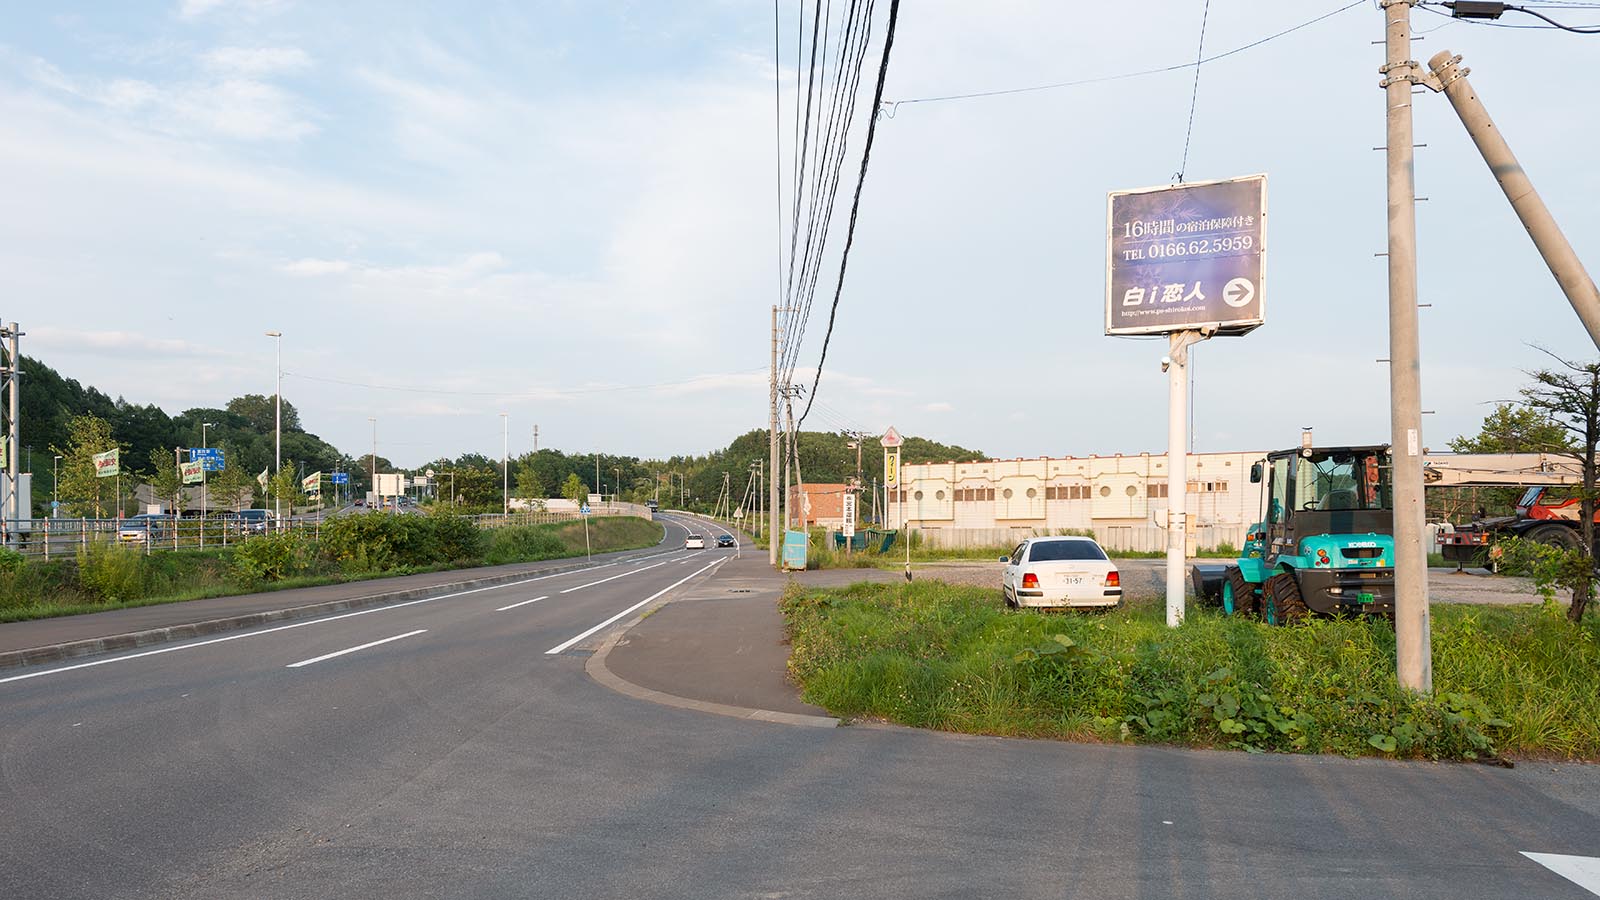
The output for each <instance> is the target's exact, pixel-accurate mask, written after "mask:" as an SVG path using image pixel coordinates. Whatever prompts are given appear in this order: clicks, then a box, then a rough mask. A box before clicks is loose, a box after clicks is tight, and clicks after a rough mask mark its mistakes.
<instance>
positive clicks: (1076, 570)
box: [1000, 537, 1122, 609]
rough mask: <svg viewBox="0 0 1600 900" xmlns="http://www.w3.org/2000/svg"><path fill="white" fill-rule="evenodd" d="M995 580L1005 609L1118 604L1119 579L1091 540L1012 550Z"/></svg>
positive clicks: (1034, 541) (1041, 542)
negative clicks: (998, 585)
mask: <svg viewBox="0 0 1600 900" xmlns="http://www.w3.org/2000/svg"><path fill="white" fill-rule="evenodd" d="M1000 561H1001V562H1003V563H1005V564H1006V567H1005V572H1004V574H1002V575H1001V577H1000V592H1001V594H1003V595H1004V596H1005V600H1006V605H1007V606H1014V607H1016V608H1018V609H1022V608H1024V607H1042V608H1051V609H1057V608H1063V607H1108V606H1117V605H1120V604H1121V603H1122V577H1121V575H1120V574H1118V572H1117V567H1116V565H1115V564H1114V563H1112V562H1111V560H1109V559H1107V558H1106V552H1105V551H1104V550H1102V549H1100V545H1099V544H1097V543H1095V542H1094V539H1093V538H1086V537H1036V538H1029V539H1027V540H1025V541H1023V542H1022V543H1020V544H1018V545H1017V549H1015V550H1013V551H1011V555H1010V556H1002V557H1000Z"/></svg>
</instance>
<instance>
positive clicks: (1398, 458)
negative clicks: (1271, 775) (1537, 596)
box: [1378, 0, 1433, 694]
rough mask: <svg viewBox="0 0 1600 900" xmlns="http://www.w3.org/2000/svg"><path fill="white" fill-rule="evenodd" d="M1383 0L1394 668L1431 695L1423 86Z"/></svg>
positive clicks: (1404, 28)
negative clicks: (1421, 227) (1421, 294)
mask: <svg viewBox="0 0 1600 900" xmlns="http://www.w3.org/2000/svg"><path fill="white" fill-rule="evenodd" d="M1415 2H1416V0H1383V11H1384V20H1385V33H1384V39H1385V44H1384V45H1385V48H1386V49H1387V54H1386V56H1385V62H1384V65H1383V68H1381V69H1379V70H1378V71H1379V72H1380V73H1382V75H1383V80H1382V81H1381V82H1380V86H1381V87H1382V88H1383V90H1384V101H1385V103H1386V104H1387V107H1388V112H1387V116H1388V136H1387V139H1386V141H1385V148H1386V156H1387V159H1388V169H1389V179H1388V180H1389V407H1390V408H1389V427H1390V432H1391V439H1390V441H1391V446H1392V452H1393V459H1394V468H1393V470H1392V472H1391V476H1392V478H1393V485H1394V589H1395V599H1394V613H1395V615H1394V632H1395V667H1396V670H1397V671H1398V674H1399V676H1400V684H1401V686H1402V687H1406V688H1409V689H1411V690H1413V691H1420V692H1422V693H1425V694H1426V693H1432V692H1433V652H1432V649H1431V646H1430V644H1431V638H1430V634H1429V625H1428V557H1427V548H1426V547H1424V546H1423V534H1424V530H1425V529H1424V521H1425V506H1424V501H1423V496H1422V362H1421V350H1420V349H1419V342H1418V336H1417V331H1418V329H1417V217H1416V179H1415V175H1416V171H1415V165H1414V161H1413V152H1412V145H1413V140H1414V138H1413V135H1412V129H1411V95H1412V90H1413V88H1414V86H1415V85H1417V84H1419V83H1425V76H1423V75H1422V74H1421V73H1420V71H1419V70H1420V68H1421V67H1420V66H1419V65H1418V64H1417V62H1416V60H1414V59H1412V58H1411V7H1412V5H1413V4H1414V3H1415Z"/></svg>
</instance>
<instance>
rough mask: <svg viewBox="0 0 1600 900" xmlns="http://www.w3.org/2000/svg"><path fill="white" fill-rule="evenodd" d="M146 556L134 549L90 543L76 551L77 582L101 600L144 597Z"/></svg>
mask: <svg viewBox="0 0 1600 900" xmlns="http://www.w3.org/2000/svg"><path fill="white" fill-rule="evenodd" d="M145 574H146V573H145V557H144V555H143V554H142V553H140V552H139V551H138V550H137V549H135V548H133V547H122V546H118V545H116V544H91V545H89V546H88V547H86V548H83V549H80V550H79V551H78V583H79V584H81V585H82V586H83V589H84V590H85V591H86V592H87V593H88V594H90V595H91V596H93V597H95V598H97V599H100V600H112V601H115V600H134V599H137V598H139V597H143V596H144V595H145Z"/></svg>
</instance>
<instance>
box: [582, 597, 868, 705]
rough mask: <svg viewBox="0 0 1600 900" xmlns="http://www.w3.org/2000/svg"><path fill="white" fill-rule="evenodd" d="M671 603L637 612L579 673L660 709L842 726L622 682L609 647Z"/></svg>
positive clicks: (596, 650)
mask: <svg viewBox="0 0 1600 900" xmlns="http://www.w3.org/2000/svg"><path fill="white" fill-rule="evenodd" d="M671 602H672V601H671V600H664V601H662V602H661V603H656V604H654V605H652V606H650V607H649V608H647V609H643V610H640V612H639V615H637V616H634V617H633V618H632V619H630V620H628V622H627V623H626V624H624V625H623V626H622V627H621V628H618V629H616V630H615V631H613V632H612V633H611V636H610V637H608V638H606V639H605V640H604V641H601V642H600V646H599V647H597V648H595V651H594V652H593V653H592V654H590V655H589V658H588V659H586V660H584V663H583V670H584V672H586V673H588V675H589V677H590V678H593V679H594V680H595V681H598V682H600V683H601V684H603V685H605V686H606V687H608V688H610V689H612V690H613V691H616V692H617V693H619V694H623V695H625V696H628V697H632V698H634V699H636V700H646V701H649V702H651V703H658V704H660V705H662V706H672V707H676V708H678V709H692V710H694V711H696V712H703V713H711V714H712V715H716V716H727V717H729V718H732V719H744V720H746V721H755V722H775V723H777V724H779V725H802V726H807V727H811V728H838V727H839V726H841V725H843V724H844V723H843V722H841V721H840V720H839V719H835V718H834V717H832V716H811V715H806V714H804V713H786V712H778V711H777V710H775V709H755V708H752V707H749V706H733V705H731V704H727V703H713V702H711V701H710V700H695V699H693V698H690V697H679V696H678V695H676V694H669V693H667V692H665V691H658V690H655V689H654V688H647V687H643V686H640V685H637V684H634V683H633V682H631V681H627V680H625V679H623V678H622V677H621V676H619V675H617V674H616V673H615V672H613V671H611V670H610V669H608V668H606V657H607V656H608V655H610V653H611V648H613V647H615V646H616V645H617V643H618V642H619V641H621V640H622V639H623V638H624V637H626V636H627V634H628V632H629V631H632V630H633V627H634V626H635V625H638V624H639V623H640V622H643V621H644V619H645V616H648V615H649V614H650V613H652V612H654V611H656V610H658V609H660V608H661V607H663V606H665V605H666V604H668V603H671Z"/></svg>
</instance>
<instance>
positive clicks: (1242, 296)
mask: <svg viewBox="0 0 1600 900" xmlns="http://www.w3.org/2000/svg"><path fill="white" fill-rule="evenodd" d="M1255 296H1256V286H1255V284H1253V283H1252V282H1251V281H1250V279H1248V278H1235V279H1233V280H1232V281H1229V282H1228V283H1227V285H1226V286H1224V287H1223V288H1222V302H1223V303H1226V304H1228V305H1229V306H1231V307H1233V308H1234V309H1238V308H1239V307H1241V306H1244V305H1245V304H1247V303H1249V302H1250V301H1251V300H1254V299H1255Z"/></svg>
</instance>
